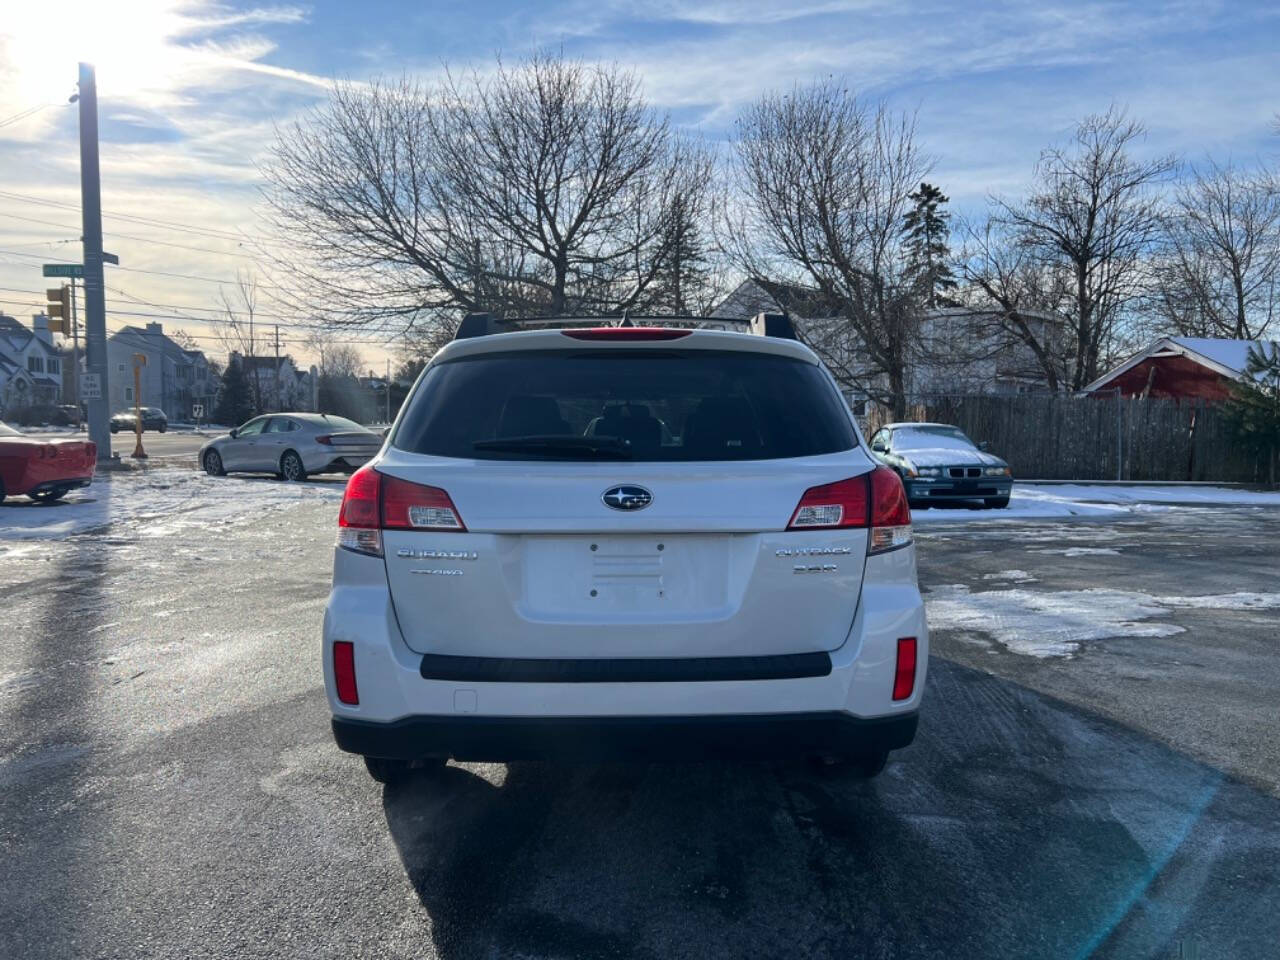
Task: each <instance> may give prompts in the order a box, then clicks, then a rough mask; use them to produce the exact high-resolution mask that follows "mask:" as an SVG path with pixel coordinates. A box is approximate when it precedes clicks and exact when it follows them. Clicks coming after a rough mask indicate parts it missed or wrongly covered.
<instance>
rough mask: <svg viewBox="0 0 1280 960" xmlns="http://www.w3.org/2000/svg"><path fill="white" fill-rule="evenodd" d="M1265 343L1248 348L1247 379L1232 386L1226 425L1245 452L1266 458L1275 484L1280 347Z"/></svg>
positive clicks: (1279, 433) (1279, 422) (1278, 449)
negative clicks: (1265, 347) (1264, 345)
mask: <svg viewBox="0 0 1280 960" xmlns="http://www.w3.org/2000/svg"><path fill="white" fill-rule="evenodd" d="M1266 346H1267V347H1269V348H1270V349H1269V350H1267V349H1264V347H1263V345H1262V344H1255V345H1253V346H1251V347H1250V348H1249V359H1248V361H1247V362H1246V363H1245V368H1244V376H1243V377H1241V378H1240V379H1239V380H1237V381H1236V382H1235V383H1233V384H1232V385H1231V400H1230V401H1229V402H1228V403H1227V407H1226V413H1227V423H1228V427H1229V429H1230V430H1231V433H1232V435H1233V436H1234V437H1235V440H1236V442H1237V443H1239V444H1240V445H1241V446H1242V447H1244V448H1245V449H1246V450H1248V451H1250V452H1252V453H1254V454H1256V455H1259V456H1263V457H1266V461H1267V474H1268V480H1269V482H1270V483H1271V485H1272V486H1275V482H1276V461H1277V459H1278V458H1280V345H1277V344H1275V343H1271V344H1267V345H1266Z"/></svg>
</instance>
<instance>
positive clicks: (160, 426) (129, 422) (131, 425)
mask: <svg viewBox="0 0 1280 960" xmlns="http://www.w3.org/2000/svg"><path fill="white" fill-rule="evenodd" d="M136 422H137V421H136V418H135V417H134V413H133V411H132V410H121V411H120V412H119V413H117V414H115V415H114V416H113V417H112V418H111V432H112V433H119V432H120V431H121V430H124V431H125V432H126V433H132V432H133V431H134V430H136V429H137V427H136V426H135V423H136ZM168 429H169V418H168V417H166V416H165V413H164V411H163V410H161V409H160V408H159V407H143V408H142V432H143V433H146V432H147V431H148V430H158V431H159V432H160V433H164V432H165V431H166V430H168Z"/></svg>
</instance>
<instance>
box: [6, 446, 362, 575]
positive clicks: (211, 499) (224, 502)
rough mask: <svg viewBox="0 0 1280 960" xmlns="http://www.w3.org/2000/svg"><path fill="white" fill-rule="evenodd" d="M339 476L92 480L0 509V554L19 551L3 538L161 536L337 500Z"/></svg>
mask: <svg viewBox="0 0 1280 960" xmlns="http://www.w3.org/2000/svg"><path fill="white" fill-rule="evenodd" d="M343 489H344V481H343V479H342V478H327V477H326V478H322V479H315V480H311V481H308V482H307V483H284V482H283V481H279V480H274V479H270V478H259V477H210V476H207V475H206V474H203V473H198V472H196V471H194V470H190V469H182V468H177V467H175V468H159V469H148V470H141V471H133V472H128V473H114V474H107V475H106V476H98V477H96V478H94V481H93V485H92V486H90V487H87V488H85V489H82V490H76V491H73V492H72V493H70V494H68V495H67V498H66V500H65V501H64V502H62V503H56V504H47V505H46V504H37V503H32V502H29V501H28V500H27V499H26V498H25V497H14V498H13V499H11V500H6V501H5V502H4V503H3V504H0V557H10V556H13V555H15V552H16V551H17V549H18V548H16V547H15V546H14V544H13V543H5V541H21V540H40V539H51V540H57V539H62V538H64V537H69V536H73V535H75V534H81V533H88V532H90V531H97V530H106V529H107V528H110V530H111V532H112V533H113V534H118V533H120V532H122V531H123V532H127V533H128V534H130V535H132V536H139V537H148V536H160V535H162V534H166V533H171V532H173V531H175V530H181V529H184V528H186V527H191V526H209V525H214V524H217V525H223V524H227V523H237V522H252V521H254V520H255V519H257V518H258V517H260V516H261V515H262V514H263V513H264V512H265V511H270V510H278V509H281V508H283V507H289V506H293V505H295V504H297V503H300V502H302V503H305V502H315V501H325V502H330V503H333V504H334V507H335V512H336V507H337V504H338V503H339V502H340V501H341V500H342V491H343Z"/></svg>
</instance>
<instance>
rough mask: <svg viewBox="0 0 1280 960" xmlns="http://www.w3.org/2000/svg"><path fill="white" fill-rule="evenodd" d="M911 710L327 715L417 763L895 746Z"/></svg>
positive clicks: (736, 755) (753, 754)
mask: <svg viewBox="0 0 1280 960" xmlns="http://www.w3.org/2000/svg"><path fill="white" fill-rule="evenodd" d="M918 722H919V714H918V713H915V712H912V713H904V714H896V715H894V716H889V717H875V718H870V719H863V718H860V717H853V716H850V715H849V714H847V713H840V712H823V713H777V714H734V715H699V716H675V717H667V716H644V717H493V716H488V717H485V716H475V715H451V716H413V717H405V718H404V719H402V720H396V721H393V722H391V723H374V722H370V721H368V720H354V719H350V718H347V717H334V718H333V736H334V739H335V740H336V741H337V744H338V746H339V747H340V748H341V749H343V750H346V751H347V752H348V753H358V754H364V755H365V756H371V757H388V758H392V759H402V760H416V759H422V758H424V757H451V758H453V759H455V760H468V761H477V762H480V761H484V762H494V763H502V762H506V761H510V760H554V759H564V760H656V761H666V760H706V759H726V760H728V759H732V760H761V759H778V758H792V757H797V756H804V755H807V754H815V753H816V754H831V755H835V756H849V757H856V756H863V755H869V754H874V753H876V752H877V751H879V750H897V749H900V748H902V747H905V746H908V745H909V744H910V743H911V742H912V740H914V739H915V735H916V725H917V723H918Z"/></svg>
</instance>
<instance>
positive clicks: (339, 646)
mask: <svg viewBox="0 0 1280 960" xmlns="http://www.w3.org/2000/svg"><path fill="white" fill-rule="evenodd" d="M333 685H334V688H335V689H336V691H337V694H338V700H339V701H341V702H342V703H348V704H350V705H351V706H353V707H354V706H359V704H360V691H359V690H357V689H356V648H355V644H353V643H351V641H349V640H335V641H334V642H333Z"/></svg>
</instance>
